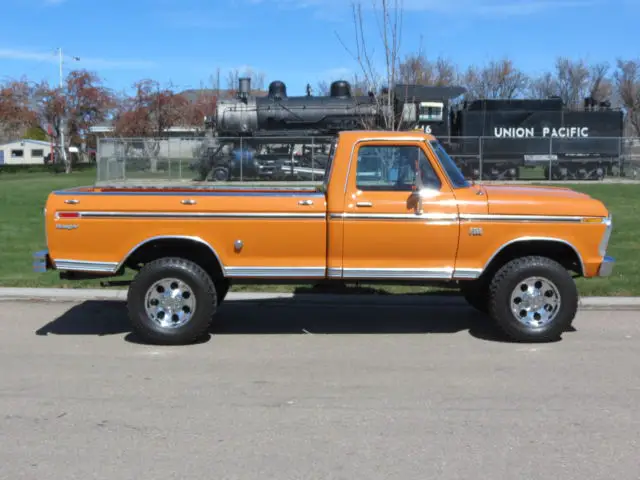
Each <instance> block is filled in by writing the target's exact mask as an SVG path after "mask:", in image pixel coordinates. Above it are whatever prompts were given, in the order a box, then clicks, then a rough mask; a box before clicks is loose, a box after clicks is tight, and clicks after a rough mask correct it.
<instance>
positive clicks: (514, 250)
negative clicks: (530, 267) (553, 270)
mask: <svg viewBox="0 0 640 480" xmlns="http://www.w3.org/2000/svg"><path fill="white" fill-rule="evenodd" d="M530 255H537V256H541V257H547V258H550V259H551V260H555V261H556V262H558V263H559V264H560V265H562V266H563V267H564V268H566V269H567V270H568V271H571V272H575V273H576V274H577V275H578V276H582V275H584V271H583V265H582V261H581V259H580V257H579V256H578V254H577V252H576V250H575V249H574V248H573V247H572V246H571V245H569V244H567V243H564V242H561V241H556V240H523V241H516V242H514V243H511V244H508V245H507V246H506V247H504V248H503V249H502V250H500V251H499V252H498V254H497V255H496V256H495V257H493V258H492V259H491V261H490V262H489V265H487V268H486V269H485V270H484V271H483V272H482V276H483V277H485V276H486V277H489V278H491V277H492V276H493V275H494V274H495V273H496V272H497V271H498V270H499V269H500V267H502V266H503V265H504V264H506V263H507V262H509V261H511V260H513V259H515V258H520V257H525V256H530Z"/></svg>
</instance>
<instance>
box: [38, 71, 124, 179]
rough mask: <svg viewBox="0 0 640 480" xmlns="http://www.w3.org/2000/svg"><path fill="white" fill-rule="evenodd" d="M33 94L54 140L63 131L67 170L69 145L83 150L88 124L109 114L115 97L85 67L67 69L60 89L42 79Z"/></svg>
mask: <svg viewBox="0 0 640 480" xmlns="http://www.w3.org/2000/svg"><path fill="white" fill-rule="evenodd" d="M37 98H38V103H39V107H40V108H39V110H40V114H41V116H42V119H43V121H44V122H46V123H47V124H48V125H51V127H52V131H53V136H54V137H55V139H56V142H57V143H59V142H60V139H61V135H62V134H64V145H63V146H62V147H63V150H62V152H61V153H62V157H63V159H64V162H65V171H66V172H67V173H69V172H70V171H71V162H70V161H69V157H68V155H67V151H68V149H69V146H71V145H74V146H76V147H78V149H79V151H80V153H81V154H82V155H86V154H87V151H86V150H87V144H86V141H87V136H88V133H89V128H90V127H92V126H93V125H96V124H98V123H100V122H103V121H105V120H106V119H108V118H109V116H110V113H111V112H112V111H113V108H114V107H115V105H116V104H115V98H114V96H113V95H112V94H111V92H110V91H109V90H108V89H107V88H106V87H105V86H103V84H102V80H101V79H100V77H98V76H97V75H96V74H94V73H91V72H88V71H86V70H74V71H72V72H70V73H69V75H68V76H67V78H66V81H65V82H64V84H63V88H62V89H61V88H59V87H52V86H50V85H49V84H48V83H47V82H42V83H41V84H40V85H39V87H38V89H37Z"/></svg>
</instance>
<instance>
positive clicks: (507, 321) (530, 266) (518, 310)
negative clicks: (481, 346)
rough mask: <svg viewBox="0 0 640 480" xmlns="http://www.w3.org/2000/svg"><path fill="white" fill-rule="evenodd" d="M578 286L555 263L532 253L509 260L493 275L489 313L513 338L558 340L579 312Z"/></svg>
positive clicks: (515, 339) (534, 340) (523, 340)
mask: <svg viewBox="0 0 640 480" xmlns="http://www.w3.org/2000/svg"><path fill="white" fill-rule="evenodd" d="M578 298H579V296H578V289H577V287H576V284H575V281H574V280H573V278H572V277H571V275H570V273H569V272H568V271H567V270H566V269H565V268H564V267H563V266H562V265H560V264H559V263H558V262H556V261H554V260H551V259H549V258H546V257H539V256H531V257H524V258H518V259H515V260H512V261H510V262H508V263H507V264H505V265H504V266H503V267H502V268H501V269H500V270H499V271H498V272H497V273H496V275H495V276H494V277H493V280H492V281H491V285H490V290H489V314H490V315H491V317H492V318H493V319H494V320H495V322H496V324H497V325H498V326H499V327H500V328H501V329H502V330H503V331H504V332H505V333H506V334H507V335H508V336H509V337H510V338H511V339H512V340H514V341H518V342H550V341H554V340H557V339H559V338H560V337H561V336H562V333H563V332H564V331H566V329H567V328H569V326H570V325H571V322H572V321H573V319H574V318H575V316H576V313H577V311H578Z"/></svg>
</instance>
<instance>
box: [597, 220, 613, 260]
mask: <svg viewBox="0 0 640 480" xmlns="http://www.w3.org/2000/svg"><path fill="white" fill-rule="evenodd" d="M604 224H605V225H606V226H607V227H606V228H605V230H604V235H602V240H600V245H599V246H598V255H600V256H601V257H604V256H605V255H606V254H607V248H608V247H609V240H610V239H611V232H612V231H613V217H612V216H611V215H609V216H608V217H607V218H606V219H605V221H604Z"/></svg>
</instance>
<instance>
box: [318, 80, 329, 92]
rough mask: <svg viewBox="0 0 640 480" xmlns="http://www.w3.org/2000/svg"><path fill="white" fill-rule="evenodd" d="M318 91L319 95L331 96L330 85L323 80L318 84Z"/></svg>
mask: <svg viewBox="0 0 640 480" xmlns="http://www.w3.org/2000/svg"><path fill="white" fill-rule="evenodd" d="M316 88H317V91H318V95H329V84H328V83H327V82H326V81H324V80H322V81H321V82H318V86H317V87H316Z"/></svg>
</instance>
